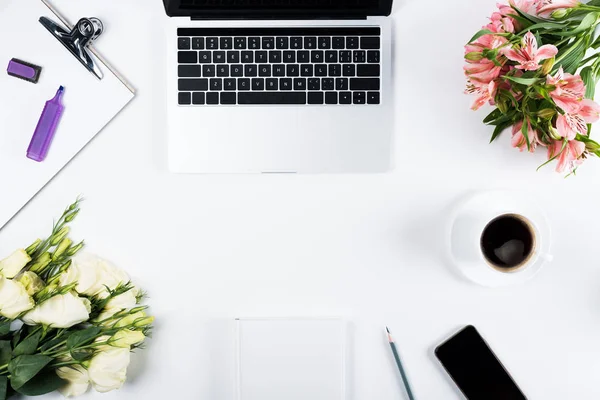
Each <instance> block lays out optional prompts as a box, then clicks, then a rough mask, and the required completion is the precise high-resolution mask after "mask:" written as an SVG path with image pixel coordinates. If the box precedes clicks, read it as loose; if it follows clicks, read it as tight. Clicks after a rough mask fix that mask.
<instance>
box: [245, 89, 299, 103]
mask: <svg viewBox="0 0 600 400" xmlns="http://www.w3.org/2000/svg"><path fill="white" fill-rule="evenodd" d="M238 104H306V92H253V93H238Z"/></svg>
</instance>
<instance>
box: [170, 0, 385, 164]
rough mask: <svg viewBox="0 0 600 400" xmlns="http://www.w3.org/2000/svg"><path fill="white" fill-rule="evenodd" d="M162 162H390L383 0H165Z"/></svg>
mask: <svg viewBox="0 0 600 400" xmlns="http://www.w3.org/2000/svg"><path fill="white" fill-rule="evenodd" d="M163 1H164V5H165V10H166V13H167V15H168V16H170V17H172V18H170V19H169V22H168V29H167V57H166V61H167V73H168V78H167V79H168V84H167V96H166V101H167V104H168V105H167V108H168V146H169V148H168V160H169V169H170V170H171V171H172V172H176V173H376V172H385V171H387V170H389V169H390V166H391V141H392V133H393V130H394V129H393V121H394V113H395V111H396V110H395V109H394V101H393V99H394V96H393V91H392V88H393V84H392V68H391V58H392V57H391V56H392V55H391V40H392V29H391V20H390V18H386V17H387V16H389V14H390V12H391V8H392V0H163Z"/></svg>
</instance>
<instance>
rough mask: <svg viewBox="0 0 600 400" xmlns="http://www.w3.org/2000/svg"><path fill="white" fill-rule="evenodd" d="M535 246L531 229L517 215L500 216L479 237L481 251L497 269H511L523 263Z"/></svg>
mask: <svg viewBox="0 0 600 400" xmlns="http://www.w3.org/2000/svg"><path fill="white" fill-rule="evenodd" d="M534 245H535V237H534V233H533V229H532V227H531V226H530V224H529V223H528V222H526V221H525V220H524V219H523V218H522V217H519V216H517V215H512V214H509V215H501V216H500V217H497V218H496V219H494V220H492V221H491V222H490V223H489V224H488V225H487V226H486V227H485V229H484V230H483V234H482V235H481V251H482V252H483V255H484V256H485V258H486V259H487V261H488V262H489V263H490V264H492V266H493V267H496V268H499V269H511V268H516V267H519V266H521V265H522V264H523V263H525V262H526V261H527V260H528V259H529V257H530V256H531V253H532V252H533V249H534Z"/></svg>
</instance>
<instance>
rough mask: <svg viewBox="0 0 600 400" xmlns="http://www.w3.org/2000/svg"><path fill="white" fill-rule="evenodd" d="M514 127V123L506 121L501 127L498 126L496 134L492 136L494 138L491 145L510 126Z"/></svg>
mask: <svg viewBox="0 0 600 400" xmlns="http://www.w3.org/2000/svg"><path fill="white" fill-rule="evenodd" d="M511 125H512V121H506V122H504V123H502V124H500V125H497V126H496V128H495V129H494V133H493V134H492V138H491V139H490V143H492V142H493V141H494V140H496V138H497V137H498V136H500V134H501V133H502V132H503V131H504V130H505V129H506V128H508V127H509V126H511Z"/></svg>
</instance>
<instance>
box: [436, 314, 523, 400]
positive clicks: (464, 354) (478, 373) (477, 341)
mask: <svg viewBox="0 0 600 400" xmlns="http://www.w3.org/2000/svg"><path fill="white" fill-rule="evenodd" d="M435 355H436V357H437V358H438V360H440V362H441V363H442V366H443V367H444V369H445V370H446V371H447V372H448V374H449V375H450V377H451V378H452V380H453V381H454V382H455V383H456V385H457V386H458V388H459V389H460V390H461V392H462V393H463V394H464V395H465V397H466V398H467V399H469V400H527V397H525V395H524V394H523V392H522V391H521V389H519V387H518V386H517V384H516V383H515V381H514V380H513V379H512V377H511V376H510V375H509V373H508V371H506V368H504V366H503V365H502V363H501V362H500V360H499V359H498V357H496V355H495V354H494V352H493V351H492V349H490V347H489V346H488V344H487V343H486V342H485V340H484V339H483V338H482V337H481V335H480V334H479V332H477V329H475V327H473V326H471V325H469V326H467V327H465V328H463V329H462V330H461V331H460V332H458V333H457V334H455V335H454V336H452V337H451V338H450V339H448V340H446V341H445V342H444V343H442V344H441V345H439V346H438V347H436V349H435Z"/></svg>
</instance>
